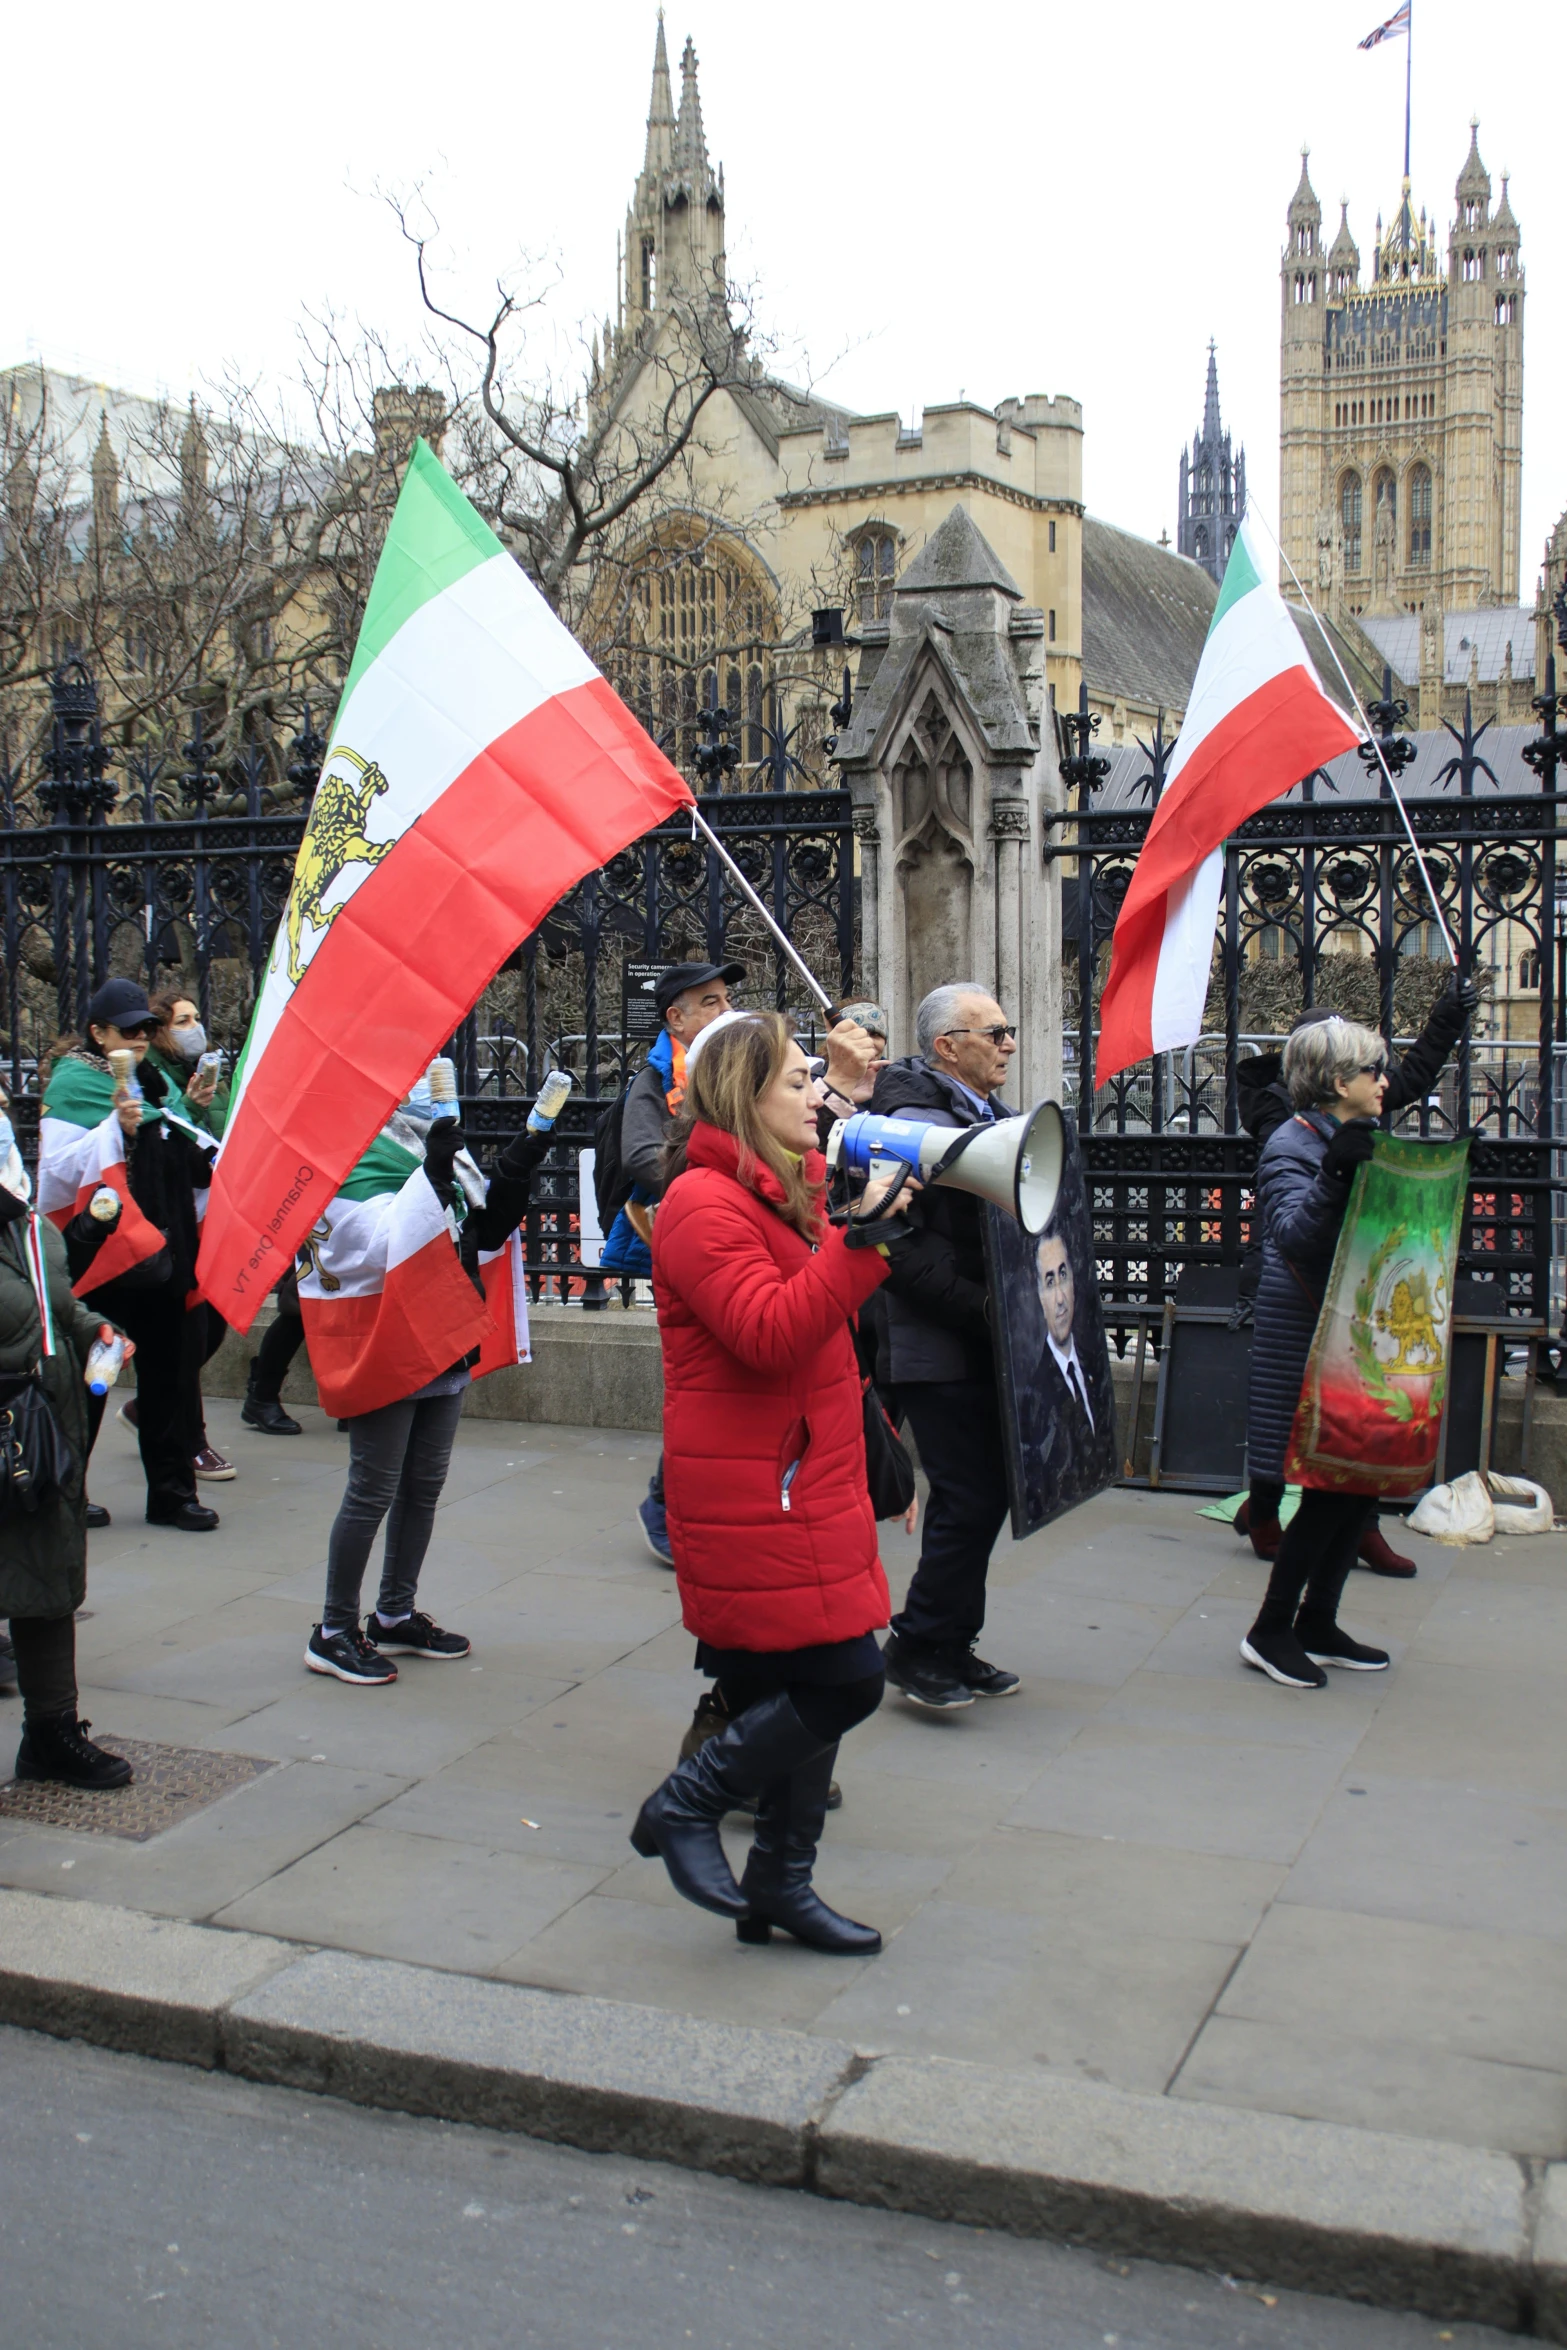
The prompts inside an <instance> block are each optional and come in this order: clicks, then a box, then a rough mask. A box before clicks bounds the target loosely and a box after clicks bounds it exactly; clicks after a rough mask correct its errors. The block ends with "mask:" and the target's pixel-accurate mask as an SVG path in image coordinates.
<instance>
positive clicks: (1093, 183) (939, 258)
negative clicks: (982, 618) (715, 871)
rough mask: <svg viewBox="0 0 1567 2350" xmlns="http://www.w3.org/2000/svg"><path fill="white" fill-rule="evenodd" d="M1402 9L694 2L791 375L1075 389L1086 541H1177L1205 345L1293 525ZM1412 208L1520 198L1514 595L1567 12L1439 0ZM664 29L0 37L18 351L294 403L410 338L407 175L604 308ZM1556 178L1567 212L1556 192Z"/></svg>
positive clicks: (851, 390)
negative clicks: (1338, 250) (1312, 303)
mask: <svg viewBox="0 0 1567 2350" xmlns="http://www.w3.org/2000/svg"><path fill="white" fill-rule="evenodd" d="M1394 4H1395V0H1316V5H1315V6H1314V7H1308V8H1298V7H1291V8H1283V7H1280V6H1278V5H1277V4H1276V0H1208V4H1207V5H1206V6H1203V7H1199V8H1195V9H1194V8H1177V7H1174V6H1171V5H1169V4H1168V0H1121V5H1120V6H1110V5H1105V4H1104V0H1098V4H1096V5H1091V6H1083V7H1079V8H1074V9H1065V8H1062V7H1060V6H1055V7H1050V8H1040V7H1037V6H1034V7H1027V6H1025V7H1022V8H1016V9H1001V8H996V7H990V8H975V7H967V8H962V7H953V6H950V5H949V6H936V5H934V0H904V4H903V5H902V6H899V7H888V6H877V7H870V6H863V5H860V0H838V4H837V5H836V6H834V7H831V8H819V9H815V8H813V9H795V10H790V11H781V10H778V9H761V8H758V7H756V6H755V5H754V0H753V4H751V5H747V6H742V5H740V4H739V0H690V5H689V6H682V7H681V8H679V9H672V12H671V14H670V17H669V20H668V25H667V32H668V36H669V46H670V51H671V64H672V67H673V69H674V72H675V75H676V87H677V95H678V75H679V58H680V48H681V45H682V43H683V41H684V38H685V35H686V34H687V32H689V33H691V34H692V36H693V37H694V39H695V42H696V46H697V51H698V55H699V57H700V60H701V87H702V98H703V106H704V112H705V116H706V124H707V133H708V145H709V149H710V152H711V154H712V157H713V160H714V162H715V164H717V163H720V162H721V163H722V164H723V165H724V167H725V175H726V194H727V202H728V227H729V253H730V265H731V273H732V274H733V275H735V276H737V277H740V278H742V279H745V280H747V281H749V282H750V283H752V284H753V285H754V286H755V288H756V290H757V295H758V299H759V304H760V309H761V312H762V314H763V316H764V317H765V319H766V321H767V322H768V324H769V326H770V327H771V329H772V331H773V333H774V334H775V335H776V336H777V338H778V340H779V342H780V345H781V347H782V358H781V364H782V365H783V368H784V371H785V372H794V373H797V374H799V373H804V372H806V371H808V370H809V371H813V372H814V374H815V377H816V379H817V380H818V381H819V382H820V383H821V385H822V388H823V389H825V390H827V391H829V392H830V393H831V394H832V395H833V396H834V397H836V398H838V399H840V400H842V401H844V402H846V403H847V404H848V405H849V406H851V407H854V408H857V409H860V410H877V409H888V408H896V409H899V410H901V411H902V412H904V413H905V414H908V413H909V412H910V411H913V410H917V409H918V408H919V406H920V405H921V404H922V403H924V402H927V401H928V402H930V403H932V404H934V403H937V402H940V401H943V400H950V399H953V398H955V397H956V396H957V395H958V394H959V393H965V392H966V393H967V394H968V395H969V396H970V397H971V398H974V399H978V400H981V401H983V402H984V403H985V404H986V405H992V404H993V403H994V402H995V401H996V400H997V399H999V398H1001V397H1002V396H1004V395H1005V394H1007V393H1009V392H1016V393H1025V392H1029V391H1041V392H1048V393H1055V392H1071V393H1073V394H1074V395H1075V396H1076V397H1078V398H1079V399H1081V401H1082V402H1083V406H1084V412H1085V426H1086V439H1085V446H1084V477H1085V490H1086V495H1087V498H1088V502H1089V505H1090V507H1091V508H1092V510H1093V511H1094V512H1095V513H1098V514H1100V515H1103V516H1105V517H1106V518H1108V519H1109V520H1111V521H1114V522H1117V523H1120V524H1122V525H1123V526H1125V527H1126V528H1128V529H1131V530H1136V531H1141V532H1144V533H1146V534H1147V535H1148V536H1150V537H1155V538H1156V537H1157V536H1158V534H1159V532H1160V530H1161V529H1166V528H1167V529H1169V530H1170V532H1171V533H1172V536H1173V533H1174V528H1175V498H1176V475H1177V466H1178V461H1179V455H1180V449H1181V445H1182V442H1183V440H1185V439H1187V438H1189V437H1190V435H1191V433H1192V431H1193V430H1194V428H1195V426H1196V425H1197V423H1198V422H1199V421H1200V418H1201V413H1202V391H1203V382H1204V374H1205V367H1206V353H1207V344H1208V338H1209V336H1210V335H1212V336H1213V337H1214V338H1215V339H1216V341H1217V343H1218V350H1219V368H1220V386H1221V391H1222V396H1223V402H1224V415H1225V422H1226V424H1227V425H1229V426H1230V427H1231V428H1232V429H1233V431H1234V432H1235V433H1236V435H1237V437H1238V438H1241V439H1243V440H1244V441H1245V443H1246V448H1247V456H1248V462H1249V466H1250V470H1251V479H1252V483H1253V487H1254V492H1255V496H1256V499H1257V502H1258V504H1259V505H1260V506H1261V507H1262V508H1264V509H1265V510H1266V512H1267V514H1268V516H1269V517H1270V518H1271V517H1272V516H1273V514H1274V510H1275V508H1276V504H1277V497H1278V465H1277V434H1278V321H1279V257H1280V251H1281V247H1282V244H1283V236H1284V213H1285V209H1286V206H1287V205H1288V202H1289V198H1290V195H1291V193H1292V191H1293V189H1294V185H1295V181H1296V177H1297V174H1298V172H1299V168H1300V162H1299V149H1300V147H1301V145H1302V144H1303V143H1309V144H1310V147H1311V173H1312V179H1313V181H1314V184H1315V186H1316V190H1317V194H1318V196H1319V197H1320V199H1321V201H1322V205H1323V210H1324V215H1325V226H1326V230H1327V234H1328V235H1329V236H1330V237H1331V235H1332V233H1333V230H1334V228H1335V227H1336V225H1337V221H1338V199H1339V197H1340V195H1347V196H1348V197H1349V200H1350V224H1351V227H1352V228H1353V229H1354V231H1355V234H1356V237H1357V239H1358V241H1359V244H1360V248H1361V254H1362V258H1363V262H1364V263H1365V265H1366V266H1367V267H1369V263H1370V255H1371V245H1372V237H1373V221H1374V218H1375V215H1376V212H1377V210H1378V208H1379V207H1380V208H1381V210H1382V212H1383V213H1384V215H1386V214H1388V213H1390V212H1391V210H1392V209H1393V207H1394V205H1395V204H1396V202H1397V198H1398V186H1399V178H1400V172H1401V165H1402V141H1403V95H1404V49H1403V45H1402V44H1401V43H1397V42H1389V43H1385V44H1384V45H1383V46H1382V47H1381V48H1379V49H1377V50H1375V51H1372V52H1371V53H1369V54H1361V53H1360V52H1359V51H1358V50H1357V48H1356V42H1357V40H1358V39H1359V37H1360V36H1361V35H1362V34H1363V33H1365V32H1367V31H1369V30H1370V29H1371V26H1372V25H1373V24H1374V23H1375V22H1376V21H1377V19H1378V17H1379V16H1380V15H1384V14H1386V13H1388V12H1389V11H1390V9H1391V8H1392V6H1393V5H1394ZM1414 7H1415V18H1416V22H1415V38H1416V46H1415V51H1414V154H1413V177H1414V195H1415V203H1416V208H1417V210H1418V207H1419V205H1420V204H1421V203H1422V202H1423V203H1425V204H1426V205H1428V206H1429V207H1430V208H1431V209H1432V211H1433V212H1434V213H1435V215H1436V217H1437V220H1438V223H1439V226H1440V230H1441V234H1442V237H1443V240H1444V244H1445V238H1446V231H1447V227H1448V223H1449V220H1450V217H1451V211H1452V196H1453V182H1454V180H1455V178H1456V176H1457V174H1458V171H1459V168H1460V166H1461V164H1462V162H1463V158H1464V154H1465V151H1466V148H1467V145H1468V139H1469V118H1470V116H1471V114H1478V115H1479V116H1480V146H1481V153H1482V155H1483V156H1484V158H1485V161H1486V163H1487V165H1488V166H1489V168H1490V171H1491V174H1492V178H1493V181H1495V182H1497V183H1498V184H1497V187H1496V190H1495V194H1496V195H1497V196H1499V194H1500V186H1499V182H1500V175H1501V172H1502V170H1503V169H1504V168H1506V169H1509V170H1511V172H1512V175H1513V178H1512V200H1513V208H1514V210H1515V212H1516V213H1517V215H1518V219H1519V222H1520V224H1521V228H1522V236H1523V259H1524V265H1525V271H1526V277H1527V286H1528V295H1527V305H1526V321H1527V324H1526V344H1525V353H1526V355H1525V394H1524V419H1525V424H1524V430H1525V442H1524V501H1523V506H1524V510H1523V576H1522V579H1521V581H1520V592H1521V594H1522V595H1523V596H1524V597H1525V598H1526V599H1528V598H1530V597H1532V594H1533V589H1534V581H1535V576H1536V572H1537V569H1538V564H1539V556H1540V549H1541V544H1542V541H1543V539H1544V536H1545V534H1546V532H1547V531H1548V530H1549V529H1550V527H1551V525H1552V524H1553V523H1554V521H1555V519H1556V517H1557V516H1558V515H1559V514H1560V513H1561V512H1562V510H1563V508H1564V507H1567V430H1564V429H1563V425H1564V418H1567V234H1564V230H1563V211H1564V200H1563V195H1562V150H1561V128H1560V107H1559V105H1557V106H1555V108H1554V122H1553V106H1552V101H1551V100H1550V99H1549V97H1548V95H1547V93H1549V92H1551V91H1553V90H1554V91H1556V92H1558V93H1559V92H1560V90H1561V89H1562V88H1563V87H1564V86H1567V85H1564V69H1567V7H1564V6H1563V5H1562V4H1561V0H1507V5H1505V6H1503V7H1499V8H1497V9H1496V10H1495V11H1494V12H1493V11H1491V10H1489V9H1484V10H1478V9H1476V8H1475V6H1474V5H1473V0H1414ZM654 30H655V10H654V7H653V6H651V5H648V4H645V0H594V4H593V5H591V6H586V7H584V6H578V7H577V8H575V9H562V8H560V7H558V6H552V7H550V8H547V9H546V8H542V7H539V6H538V5H536V4H535V0H520V4H519V0H511V5H508V6H500V5H497V4H496V0H469V4H468V5H467V6H466V7H465V8H463V9H462V10H461V11H454V12H453V13H452V14H451V15H450V16H447V15H444V14H443V13H442V12H441V11H439V10H432V9H430V7H429V6H428V5H427V4H424V0H421V5H419V6H418V7H412V6H408V5H406V4H405V0H382V5H381V6H380V7H379V8H378V9H376V10H375V11H374V12H372V11H369V10H367V9H366V8H365V7H363V6H362V5H360V6H356V7H352V8H351V7H349V6H348V5H346V4H345V0H309V4H308V5H306V4H305V0H272V4H271V5H270V6H269V7H268V8H267V9H266V10H265V11H263V12H259V13H258V12H257V11H255V10H253V9H244V10H240V9H234V10H217V9H213V8H212V7H210V6H209V5H203V6H200V7H198V6H195V5H191V4H189V0H149V5H148V6H146V7H144V8H142V9H140V10H138V11H134V12H127V11H126V10H125V9H124V8H123V7H121V6H114V7H109V6H107V5H103V4H101V0H78V5H76V6H75V7H73V8H72V9H70V10H69V11H65V12H62V13H61V15H59V16H56V15H55V14H54V12H53V11H51V10H45V9H32V10H30V11H28V12H27V13H26V15H25V16H24V15H23V14H22V13H21V12H20V11H18V12H16V13H15V14H13V15H11V16H10V17H9V19H8V25H7V31H6V34H5V40H4V50H3V54H4V56H5V59H6V63H7V66H8V69H9V70H8V75H7V79H8V83H9V86H10V87H11V89H12V91H13V96H14V97H15V98H17V99H18V100H23V99H24V94H25V102H21V103H14V104H13V105H12V106H11V107H10V108H9V109H8V113H7V124H6V180H7V187H8V190H9V195H10V202H9V205H8V235H7V255H6V263H5V270H4V277H3V283H0V361H10V360H18V359H22V358H24V357H36V356H40V355H41V356H42V357H44V358H45V359H46V360H48V361H49V362H50V363H51V364H54V365H56V366H61V367H66V368H69V369H72V370H74V371H76V372H79V373H83V374H88V375H92V376H95V377H102V378H103V379H105V380H107V381H111V382H115V383H118V384H121V385H123V386H125V387H126V388H128V389H131V390H137V391H154V390H158V389H167V390H168V391H170V392H172V393H174V394H175V395H177V396H182V395H183V393H184V392H185V391H186V389H187V388H189V387H190V386H191V385H193V384H195V385H198V386H199V385H200V384H201V383H202V382H203V381H206V380H211V379H212V378H214V377H215V376H217V375H218V374H219V373H220V372H221V370H222V368H223V366H224V365H225V364H226V363H229V364H237V365H238V366H239V367H241V368H242V369H243V370H245V371H246V372H248V373H250V374H253V375H255V376H257V377H260V378H263V379H270V380H274V381H282V380H283V379H285V378H286V377H287V376H288V375H289V373H290V371H291V369H292V367H293V365H294V348H295V337H296V333H297V328H298V323H299V320H300V317H301V314H302V312H303V311H304V310H305V309H306V308H309V307H317V308H320V307H330V308H332V309H335V310H336V311H338V312H340V313H343V314H346V315H347V316H349V317H350V318H353V317H357V318H360V319H362V320H363V321H364V322H365V323H366V324H367V325H371V326H373V327H376V328H378V329H380V330H381V331H383V332H385V333H386V334H387V335H388V336H389V337H390V338H391V339H392V340H393V341H407V340H410V339H411V338H412V337H413V336H414V335H415V334H416V333H417V331H418V328H419V323H420V322H419V315H418V311H417V306H416V303H415V300H414V296H413V287H412V274H411V271H410V269H409V267H408V265H407V255H406V252H405V250H404V249H403V248H402V247H401V245H400V244H399V241H398V238H397V233H396V229H395V227H394V225H393V223H392V221H391V220H390V218H389V216H388V214H387V213H386V210H385V208H384V205H383V204H381V203H380V202H378V200H377V195H376V191H377V189H378V188H399V187H408V186H410V185H412V184H414V183H420V184H422V185H423V186H424V187H425V188H426V189H427V190H428V191H429V194H430V198H431V200H432V202H433V204H434V206H435V208H436V210H437V211H438V213H439V215H440V218H441V221H442V225H443V229H444V231H445V234H446V239H447V251H448V254H449V257H450V262H451V267H452V272H453V275H452V281H451V282H452V284H453V286H454V287H459V288H460V287H462V286H464V285H466V286H467V287H468V288H470V289H473V288H482V285H483V283H484V281H485V280H486V278H490V279H493V277H494V275H495V274H496V273H497V272H499V271H503V270H507V269H511V268H514V267H515V265H516V264H517V263H518V261H519V258H520V257H528V256H532V257H533V259H534V275H535V280H536V282H537V281H539V280H540V279H548V278H549V277H551V276H552V275H555V274H558V278H559V288H558V292H557V294H556V297H555V301H556V307H557V311H558V314H559V316H560V317H561V318H562V319H563V320H565V321H566V322H568V323H574V322H575V321H576V320H578V319H579V318H582V317H586V316H590V315H592V314H594V313H598V314H600V315H602V313H603V312H604V311H605V310H606V309H609V308H612V306H613V301H614V260H615V237H616V233H617V230H618V229H619V228H620V226H621V223H622V221H623V218H624V214H625V208H626V203H627V199H628V197H629V194H630V190H631V185H632V181H633V179H634V177H635V174H636V171H637V169H638V167H639V165H640V162H641V156H642V142H643V125H644V121H645V118H646V114H647V103H648V84H649V77H650V71H651V64H652V54H653V40H654ZM1553 182H1554V185H1553Z"/></svg>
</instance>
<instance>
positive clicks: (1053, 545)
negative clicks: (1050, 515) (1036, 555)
mask: <svg viewBox="0 0 1567 2350" xmlns="http://www.w3.org/2000/svg"><path fill="white" fill-rule="evenodd" d="M1055 551H1056V526H1055V524H1054V523H1053V522H1052V524H1051V525H1050V552H1051V554H1052V555H1053V554H1054V553H1055Z"/></svg>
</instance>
